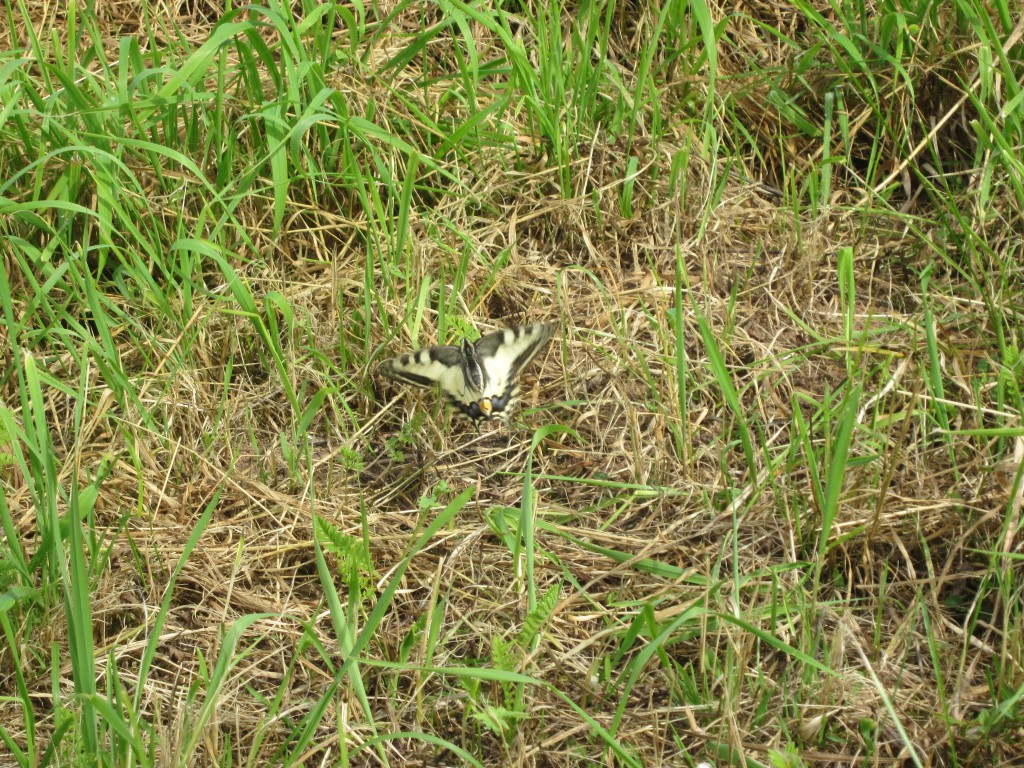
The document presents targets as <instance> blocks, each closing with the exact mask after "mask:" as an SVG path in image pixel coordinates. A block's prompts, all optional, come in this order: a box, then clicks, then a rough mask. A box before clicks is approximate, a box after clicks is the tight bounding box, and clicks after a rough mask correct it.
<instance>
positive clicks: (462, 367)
mask: <svg viewBox="0 0 1024 768" xmlns="http://www.w3.org/2000/svg"><path fill="white" fill-rule="evenodd" d="M554 332H555V326H554V324H552V323H531V324H529V325H520V326H516V327H513V328H505V329H503V330H500V331H495V332H494V333H489V334H487V335H486V336H482V337H480V339H479V340H477V341H476V342H475V343H473V342H471V341H469V340H468V339H463V341H462V344H461V345H459V346H457V347H456V346H450V345H446V346H440V347H427V348H425V349H420V350H418V351H416V352H406V353H405V354H404V355H398V356H397V357H393V358H391V359H390V360H388V361H387V362H385V363H384V364H383V366H382V367H381V370H382V371H383V372H384V373H385V374H386V375H388V376H390V377H391V378H393V379H398V380H399V381H405V382H408V383H409V384H415V385H416V386H420V387H427V386H430V385H431V384H435V383H436V384H439V385H440V386H441V388H442V389H443V390H444V392H445V394H446V395H447V396H448V399H449V400H451V401H452V403H453V404H454V405H455V407H456V408H458V410H459V412H460V413H461V414H462V415H464V416H466V417H468V418H469V419H472V420H473V421H474V422H475V423H477V424H479V423H480V422H481V421H484V420H486V419H492V418H502V419H507V418H508V414H509V413H510V412H511V410H512V407H513V406H514V405H515V402H516V399H517V397H518V395H519V373H520V371H521V370H522V369H523V368H524V367H525V366H526V364H527V363H529V362H530V361H531V360H532V359H533V358H534V357H536V355H537V353H538V352H540V350H541V349H542V348H543V347H544V345H545V344H546V343H547V342H548V340H550V339H551V336H552V335H553V334H554Z"/></svg>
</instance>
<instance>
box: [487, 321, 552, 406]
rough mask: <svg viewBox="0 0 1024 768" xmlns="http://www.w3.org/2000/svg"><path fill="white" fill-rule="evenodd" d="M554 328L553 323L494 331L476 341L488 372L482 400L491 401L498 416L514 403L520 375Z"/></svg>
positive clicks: (545, 342) (533, 324) (549, 337)
mask: <svg viewBox="0 0 1024 768" xmlns="http://www.w3.org/2000/svg"><path fill="white" fill-rule="evenodd" d="M555 327H556V326H555V324H554V323H531V324H529V325H520V326H517V327H515V328H505V329H503V330H500V331H495V332H494V333H489V334H487V335H486V336H483V337H481V339H480V340H479V341H477V343H476V345H475V346H476V352H477V356H478V357H479V358H480V362H481V365H483V366H484V369H485V370H486V371H487V385H486V388H485V389H486V391H485V392H484V393H483V397H484V399H487V400H490V403H491V407H492V409H493V411H494V412H495V413H497V414H500V413H501V412H503V411H506V410H507V409H508V408H509V407H510V406H511V405H512V403H513V402H514V401H515V397H516V395H517V393H518V390H519V373H520V371H522V369H523V368H524V367H525V366H526V365H527V364H528V363H529V362H530V361H531V360H533V358H534V357H536V356H537V353H538V352H540V351H541V349H543V347H544V345H545V344H547V342H548V341H549V340H550V339H551V337H552V336H553V335H554V333H555Z"/></svg>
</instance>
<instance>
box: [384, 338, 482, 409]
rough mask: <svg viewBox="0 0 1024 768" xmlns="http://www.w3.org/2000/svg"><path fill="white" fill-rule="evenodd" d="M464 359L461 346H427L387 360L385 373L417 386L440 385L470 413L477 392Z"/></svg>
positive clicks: (453, 400)
mask: <svg viewBox="0 0 1024 768" xmlns="http://www.w3.org/2000/svg"><path fill="white" fill-rule="evenodd" d="M463 362H464V358H463V356H462V350H460V349H459V348H458V347H452V346H444V347H427V348H425V349H420V350H417V351H416V352H406V353H405V354H404V355H398V356H397V357H393V358H391V359H390V360H387V361H385V362H384V364H383V365H381V372H382V373H384V374H385V375H387V376H390V377H391V378H392V379H397V380H398V381H404V382H406V383H407V384H414V385H415V386H417V387H429V386H430V385H431V384H440V385H441V388H442V389H443V390H444V392H445V394H446V395H448V397H449V398H450V399H451V401H452V402H453V403H455V405H457V406H458V407H459V409H460V410H461V411H462V412H464V413H466V414H467V415H470V413H471V409H472V406H474V405H476V395H475V394H474V393H473V392H472V391H471V390H470V387H469V386H468V385H467V383H466V375H465V373H464V369H463ZM477 414H479V409H478V410H477Z"/></svg>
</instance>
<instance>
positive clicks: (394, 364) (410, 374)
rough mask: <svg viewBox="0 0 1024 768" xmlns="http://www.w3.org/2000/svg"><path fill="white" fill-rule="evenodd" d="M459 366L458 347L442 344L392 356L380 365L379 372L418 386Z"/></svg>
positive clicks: (460, 365)
mask: <svg viewBox="0 0 1024 768" xmlns="http://www.w3.org/2000/svg"><path fill="white" fill-rule="evenodd" d="M461 368H462V352H461V351H460V350H459V348H458V347H452V346H444V347H427V348H426V349H420V350H417V351H416V352H406V353H405V354H404V355H398V356H397V357H393V358H391V359H390V360H386V361H385V362H384V364H383V365H381V372H382V373H384V374H385V375H387V376H390V377H391V378H393V379H398V380H399V381H404V382H407V383H409V384H415V385H416V386H418V387H429V386H430V385H431V384H434V383H436V382H438V381H439V380H440V379H441V377H443V376H444V375H445V374H449V373H450V372H451V371H452V370H453V369H458V370H461Z"/></svg>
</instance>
